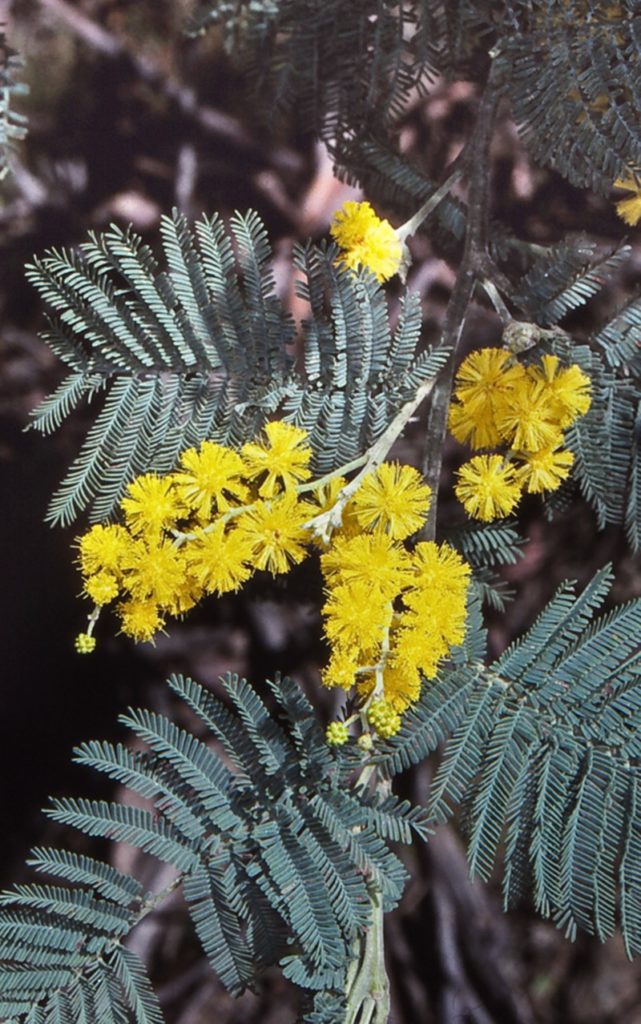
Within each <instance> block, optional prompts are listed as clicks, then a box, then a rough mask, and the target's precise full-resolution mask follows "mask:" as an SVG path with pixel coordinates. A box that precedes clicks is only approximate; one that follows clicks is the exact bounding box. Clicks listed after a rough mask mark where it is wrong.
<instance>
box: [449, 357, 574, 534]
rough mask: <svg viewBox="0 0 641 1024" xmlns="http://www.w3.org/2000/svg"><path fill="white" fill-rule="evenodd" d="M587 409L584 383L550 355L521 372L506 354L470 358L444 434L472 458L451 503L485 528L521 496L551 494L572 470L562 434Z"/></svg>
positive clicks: (460, 374) (458, 379) (462, 369)
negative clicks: (493, 451)
mask: <svg viewBox="0 0 641 1024" xmlns="http://www.w3.org/2000/svg"><path fill="white" fill-rule="evenodd" d="M589 408H590V380H589V377H587V376H586V374H584V373H583V371H582V370H581V369H580V368H579V367H578V366H576V365H574V364H573V365H570V366H567V367H563V366H561V363H560V360H559V358H558V357H557V356H554V355H544V356H543V357H542V359H541V361H540V363H538V364H532V365H531V366H527V367H525V366H523V365H521V363H518V362H517V361H516V360H515V359H514V356H513V355H512V354H511V353H510V352H507V351H506V350H504V349H500V348H483V349H479V350H477V351H476V352H472V353H471V354H470V355H469V356H467V358H466V359H464V361H463V363H462V364H461V366H460V368H459V371H458V374H457V376H456V381H455V388H454V398H453V400H452V403H451V405H450V413H449V427H450V430H451V431H452V433H453V434H454V436H455V437H456V438H457V440H458V441H461V442H462V443H463V444H468V445H469V446H470V447H471V448H474V449H479V448H481V449H482V448H495V447H502V448H503V449H504V453H503V454H483V455H477V456H475V457H474V458H472V459H471V460H470V461H469V462H467V463H465V464H464V465H463V466H462V467H461V469H460V470H459V472H458V483H457V485H456V488H455V490H456V496H457V497H458V499H459V501H461V502H462V503H463V505H464V506H465V510H466V512H467V513H468V514H469V515H470V516H472V517H474V518H476V519H481V520H483V521H484V522H489V521H490V520H492V519H498V518H501V517H502V516H506V515H509V514H510V512H512V511H513V510H514V509H515V507H516V506H517V504H518V502H519V500H520V498H521V496H522V494H523V492H524V491H526V492H528V493H532V494H540V493H543V492H545V491H554V490H556V489H557V487H559V486H560V484H561V483H562V481H563V480H565V479H566V477H567V476H568V474H569V472H570V468H571V466H572V462H573V455H572V452H570V451H567V450H566V449H565V448H564V447H563V441H564V437H563V431H564V430H566V429H567V428H568V427H569V426H570V425H571V424H572V423H574V421H575V420H576V419H578V417H579V416H583V415H585V413H586V412H587V411H588V409H589Z"/></svg>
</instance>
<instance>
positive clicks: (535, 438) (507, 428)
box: [496, 376, 561, 452]
mask: <svg viewBox="0 0 641 1024" xmlns="http://www.w3.org/2000/svg"><path fill="white" fill-rule="evenodd" d="M496 424H497V426H498V428H499V430H500V432H501V435H502V437H503V438H504V439H505V441H506V442H507V443H508V444H509V445H510V447H511V448H516V449H518V450H520V451H526V452H536V451H539V449H540V448H547V447H550V446H551V445H555V444H558V442H559V441H560V440H561V425H560V423H559V418H558V415H557V412H556V409H555V407H554V403H553V402H551V401H550V398H549V395H548V393H547V389H546V387H545V386H544V384H543V383H542V382H541V381H536V380H533V379H532V378H531V377H530V376H525V377H524V378H523V380H522V381H521V382H520V383H519V385H518V386H517V387H516V388H515V389H514V391H513V392H512V394H511V395H510V397H509V398H508V399H506V401H505V403H504V404H503V406H502V407H501V408H500V409H499V410H498V412H497V416H496Z"/></svg>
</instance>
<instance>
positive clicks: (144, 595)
mask: <svg viewBox="0 0 641 1024" xmlns="http://www.w3.org/2000/svg"><path fill="white" fill-rule="evenodd" d="M124 568H125V570H126V574H125V576H124V580H123V587H124V589H125V591H126V592H127V593H129V594H131V596H132V597H133V598H134V599H135V600H136V601H153V602H154V604H157V605H162V606H166V605H168V604H170V603H171V601H172V599H173V596H174V594H175V593H176V592H177V591H178V590H179V589H180V587H181V585H182V583H183V580H184V578H185V573H186V568H187V567H186V563H185V556H184V554H183V551H182V549H181V548H178V547H176V546H175V545H174V544H172V543H171V542H170V541H168V540H162V541H159V542H157V543H154V542H153V540H152V541H146V540H143V539H142V538H140V539H139V540H136V541H134V542H133V543H132V544H130V546H129V549H128V553H127V559H126V562H125V566H124Z"/></svg>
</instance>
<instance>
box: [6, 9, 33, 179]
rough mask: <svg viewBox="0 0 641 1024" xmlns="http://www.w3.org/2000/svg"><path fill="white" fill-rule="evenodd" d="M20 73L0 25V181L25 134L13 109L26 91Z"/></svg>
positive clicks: (24, 122) (22, 120)
mask: <svg viewBox="0 0 641 1024" xmlns="http://www.w3.org/2000/svg"><path fill="white" fill-rule="evenodd" d="M22 71H23V61H22V58H21V56H20V55H19V54H18V53H16V52H15V50H12V49H11V47H10V46H9V45H8V43H7V40H6V36H5V33H4V32H3V30H2V25H1V24H0V181H2V179H3V178H4V177H6V175H7V173H8V171H9V159H10V155H11V150H12V149H13V147H14V144H15V143H16V142H18V141H19V140H20V139H24V137H25V135H26V134H27V119H26V117H25V115H24V114H20V113H19V112H18V111H17V110H16V109H15V100H16V98H17V97H18V96H21V95H24V94H25V93H26V92H27V91H28V89H27V86H26V84H25V83H24V82H23V81H22Z"/></svg>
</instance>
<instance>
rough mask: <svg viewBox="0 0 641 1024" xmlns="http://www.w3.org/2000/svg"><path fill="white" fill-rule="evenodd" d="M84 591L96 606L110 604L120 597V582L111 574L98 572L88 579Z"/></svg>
mask: <svg viewBox="0 0 641 1024" xmlns="http://www.w3.org/2000/svg"><path fill="white" fill-rule="evenodd" d="M84 591H85V594H86V595H87V597H90V598H91V600H92V601H93V603H94V604H100V605H102V604H109V602H110V601H113V600H114V598H116V597H118V581H117V580H116V577H115V576H112V574H111V573H110V572H97V573H95V575H93V576H88V577H87V579H86V580H85V585H84Z"/></svg>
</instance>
